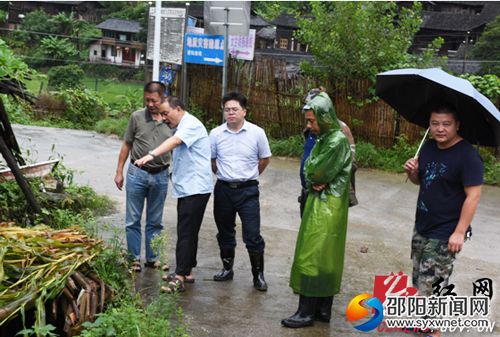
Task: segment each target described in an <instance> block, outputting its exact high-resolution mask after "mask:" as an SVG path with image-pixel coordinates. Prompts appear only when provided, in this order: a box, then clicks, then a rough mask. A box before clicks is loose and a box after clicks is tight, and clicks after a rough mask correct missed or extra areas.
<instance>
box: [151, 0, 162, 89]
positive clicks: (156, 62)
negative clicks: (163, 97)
mask: <svg viewBox="0 0 500 337" xmlns="http://www.w3.org/2000/svg"><path fill="white" fill-rule="evenodd" d="M160 34H161V0H156V15H155V30H154V45H153V78H152V80H153V81H158V80H159V79H160V39H161V36H160Z"/></svg>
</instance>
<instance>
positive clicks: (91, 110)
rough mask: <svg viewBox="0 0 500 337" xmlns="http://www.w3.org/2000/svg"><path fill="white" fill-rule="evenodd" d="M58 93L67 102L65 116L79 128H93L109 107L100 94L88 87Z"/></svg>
mask: <svg viewBox="0 0 500 337" xmlns="http://www.w3.org/2000/svg"><path fill="white" fill-rule="evenodd" d="M57 95H58V96H59V97H61V98H62V99H63V100H64V103H65V104H66V111H65V118H66V119H67V120H69V121H71V122H73V123H74V125H75V127H77V128H83V129H92V128H93V127H94V125H95V124H96V123H97V121H98V120H100V119H101V118H102V117H103V116H104V114H105V112H106V109H107V106H106V103H104V101H103V100H102V99H101V98H100V96H99V95H98V94H97V93H95V92H91V91H90V90H88V89H65V90H61V91H59V92H58V93H57Z"/></svg>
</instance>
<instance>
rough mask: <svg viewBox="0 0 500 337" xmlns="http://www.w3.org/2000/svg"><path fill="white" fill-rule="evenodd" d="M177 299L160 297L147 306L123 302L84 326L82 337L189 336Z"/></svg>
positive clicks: (162, 295)
mask: <svg viewBox="0 0 500 337" xmlns="http://www.w3.org/2000/svg"><path fill="white" fill-rule="evenodd" d="M176 298H177V297H176V296H171V295H166V294H160V295H159V296H158V297H156V298H155V299H154V300H153V302H152V303H151V304H150V305H149V306H147V307H144V305H143V304H142V303H140V301H135V303H134V302H124V303H119V305H118V306H115V307H112V308H109V309H108V310H107V311H106V312H105V313H102V314H99V315H98V317H97V319H96V321H95V322H93V323H90V322H85V323H83V326H84V327H85V330H83V331H82V333H81V335H80V336H82V337H101V336H142V337H157V336H172V337H174V336H179V337H183V336H188V334H187V331H186V328H185V326H184V324H183V322H182V310H181V309H180V308H177V305H176Z"/></svg>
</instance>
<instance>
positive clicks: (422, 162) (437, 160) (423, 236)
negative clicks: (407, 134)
mask: <svg viewBox="0 0 500 337" xmlns="http://www.w3.org/2000/svg"><path fill="white" fill-rule="evenodd" d="M431 111H432V112H431V115H430V120H429V123H430V133H431V135H432V138H433V139H431V140H429V141H428V142H427V143H426V144H425V145H424V147H423V148H422V151H421V153H420V155H419V157H418V158H412V159H409V160H408V161H407V162H406V163H405V165H404V169H405V171H406V173H407V175H408V178H409V179H410V180H411V181H412V182H413V183H414V184H417V185H420V191H419V195H418V201H417V211H416V219H415V231H414V235H413V238H412V250H411V256H412V260H413V285H414V287H416V288H417V289H418V291H419V294H420V295H422V296H430V295H432V294H433V288H432V285H433V283H435V282H436V281H437V282H439V280H440V279H441V278H442V282H444V284H443V286H446V285H447V284H448V281H449V277H450V275H451V272H452V270H453V262H454V261H455V257H456V254H457V253H459V252H460V251H461V250H462V247H463V244H464V241H465V238H466V237H467V235H468V234H469V233H470V230H471V229H470V224H471V222H472V218H473V217H474V213H475V212H476V208H477V205H478V203H479V199H480V196H481V186H482V184H483V171H484V167H483V162H482V160H481V158H480V157H479V154H478V152H477V151H476V150H475V149H474V148H473V147H472V146H471V144H469V143H468V142H467V141H466V140H465V139H463V138H462V137H461V136H460V135H459V134H458V133H457V131H458V129H459V127H460V122H459V121H458V119H457V114H456V110H455V109H454V108H453V107H451V106H449V105H446V104H441V105H438V106H435V107H434V108H432V110H431ZM440 335H441V332H440V331H439V330H436V331H433V332H432V334H431V336H440Z"/></svg>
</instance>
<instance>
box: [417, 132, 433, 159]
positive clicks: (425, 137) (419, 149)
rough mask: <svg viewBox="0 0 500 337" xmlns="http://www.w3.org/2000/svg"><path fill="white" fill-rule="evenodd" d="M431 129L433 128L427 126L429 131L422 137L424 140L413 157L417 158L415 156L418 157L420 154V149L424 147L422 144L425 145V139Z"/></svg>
mask: <svg viewBox="0 0 500 337" xmlns="http://www.w3.org/2000/svg"><path fill="white" fill-rule="evenodd" d="M430 129H431V128H430V127H428V128H427V131H425V135H424V137H423V138H422V141H421V142H420V145H419V146H418V149H417V152H416V153H415V156H413V159H415V158H417V157H418V154H419V152H420V149H421V148H422V145H424V141H425V139H426V138H427V135H428V134H429V130H430Z"/></svg>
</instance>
